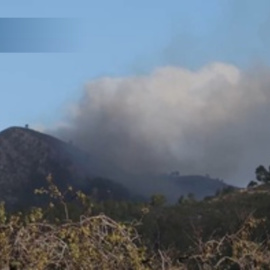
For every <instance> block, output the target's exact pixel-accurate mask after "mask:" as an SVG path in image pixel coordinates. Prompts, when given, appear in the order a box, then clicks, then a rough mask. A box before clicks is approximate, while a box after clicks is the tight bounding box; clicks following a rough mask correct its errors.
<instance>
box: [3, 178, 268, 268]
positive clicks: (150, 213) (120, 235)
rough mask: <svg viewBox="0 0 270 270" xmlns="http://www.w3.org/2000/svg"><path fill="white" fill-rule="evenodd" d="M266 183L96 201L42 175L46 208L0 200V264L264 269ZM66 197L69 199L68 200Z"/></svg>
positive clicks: (7, 265)
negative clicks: (13, 208) (200, 195)
mask: <svg viewBox="0 0 270 270" xmlns="http://www.w3.org/2000/svg"><path fill="white" fill-rule="evenodd" d="M269 192H270V188H269V187H268V183H264V185H261V186H259V187H252V188H250V189H246V190H243V191H241V192H240V191H233V190H225V191H222V192H220V193H219V194H217V196H214V197H212V198H206V199H205V200H204V201H198V202H197V201H196V200H195V199H194V198H193V196H191V195H190V196H188V197H187V198H183V197H182V198H180V199H179V202H178V204H176V205H167V204H166V200H165V198H164V197H163V196H162V195H158V194H156V195H155V196H153V197H152V198H151V200H150V201H149V202H145V203H142V202H136V203H134V202H127V201H113V200H107V201H98V200H96V199H95V196H90V197H89V196H86V195H85V194H83V193H82V192H76V191H73V190H72V188H71V187H69V188H68V189H67V190H66V191H65V192H64V191H60V190H59V189H58V188H57V186H55V185H54V183H53V181H52V178H51V177H48V187H47V188H42V189H38V190H36V193H37V194H40V195H41V196H44V195H46V196H48V197H49V198H50V200H48V201H47V206H46V207H42V208H41V207H33V208H32V209H31V210H29V211H26V212H23V213H22V212H17V213H8V212H6V211H5V206H4V203H2V204H1V207H0V269H10V270H11V269H17V270H19V269H29V270H30V269H33V270H34V269H37V270H39V269H40V270H41V269H71V270H72V269H85V270H88V269H89V270H90V269H97V270H99V269H101V270H102V269H104V270H105V269H119V270H121V269H123V270H124V269H162V270H164V269H168V270H173V269H179V270H182V269H183V270H184V269H191V270H193V269H196V270H197V269H198V270H199V269H203V270H208V269H231V270H234V269H235V270H237V269H241V270H242V269H243V270H244V269H245V270H249V269H250V270H251V269H258V270H259V269H260V270H261V269H270V267H269V266H270V242H269V235H268V231H269V225H270V224H269V220H270V219H269V215H270V211H269V205H270V196H269ZM71 198H72V199H71Z"/></svg>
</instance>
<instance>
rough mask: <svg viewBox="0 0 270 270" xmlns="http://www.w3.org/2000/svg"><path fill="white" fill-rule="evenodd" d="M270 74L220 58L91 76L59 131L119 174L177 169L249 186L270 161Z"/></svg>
mask: <svg viewBox="0 0 270 270" xmlns="http://www.w3.org/2000/svg"><path fill="white" fill-rule="evenodd" d="M269 115H270V71H269V70H268V69H267V68H264V67H260V68H256V69H254V70H248V71H242V70H239V69H238V68H236V67H234V66H231V65H227V64H224V63H212V64H210V65H207V66H205V67H203V68H201V69H200V70H197V71H190V70H187V69H184V68H180V67H171V66H168V67H163V68H159V69H157V70H155V71H154V72H153V73H151V74H149V75H144V76H135V77H123V78H110V77H104V78H100V79H97V80H94V81H91V82H90V83H89V84H88V85H87V86H86V88H85V89H84V92H83V96H82V98H81V100H80V102H79V103H78V104H74V106H73V110H71V111H70V113H69V116H68V119H67V127H66V128H61V129H60V130H58V131H57V133H58V135H59V136H61V137H62V138H64V139H66V140H70V139H72V140H73V142H74V143H75V144H76V145H78V146H80V147H81V148H82V149H84V150H86V151H88V152H89V154H90V160H91V161H92V162H91V166H92V169H93V170H94V171H95V172H96V173H97V174H101V175H104V176H105V175H107V176H110V177H121V175H126V174H130V175H135V174H141V173H142V174H147V173H164V172H170V171H174V170H178V171H179V172H180V173H181V174H206V173H208V174H210V175H211V176H214V177H220V178H223V179H226V180H229V182H231V183H233V181H234V180H238V184H243V183H246V182H247V181H249V180H251V178H252V177H253V172H254V169H255V167H256V166H257V165H259V164H260V163H266V165H267V164H268V163H270V122H269Z"/></svg>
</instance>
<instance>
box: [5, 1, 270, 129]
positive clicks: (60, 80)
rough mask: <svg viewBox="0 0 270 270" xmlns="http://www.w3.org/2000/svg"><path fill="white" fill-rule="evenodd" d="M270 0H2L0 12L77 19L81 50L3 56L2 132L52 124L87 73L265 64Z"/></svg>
mask: <svg viewBox="0 0 270 270" xmlns="http://www.w3.org/2000/svg"><path fill="white" fill-rule="evenodd" d="M269 10H270V2H269V1H267V0H259V1H253V0H250V1H249V0H237V1H232V0H231V1H229V0H219V1H217V0H206V1H203V0H189V1H179V0H167V1H161V0H148V1H145V0H144V1H143V0H136V1H128V0H122V1H120V0H114V1H109V0H107V1H102V0H99V1H91V0H87V1H86V0H85V1H83V0H76V1H71V0H57V1H55V0H47V1H36V0H32V1H29V0H24V1H20V0H1V8H0V16H1V17H76V18H80V19H81V25H80V29H78V32H79V33H80V38H79V39H80V51H81V53H72V54H18V53H17V54H11V53H10V54H5V53H2V54H0V89H1V99H0V115H1V120H0V129H3V128H5V127H7V126H10V125H24V124H25V123H29V124H30V125H45V126H46V125H50V124H52V123H54V122H57V121H59V119H60V118H61V116H60V115H61V113H63V110H64V109H65V107H66V106H67V104H68V103H69V102H70V101H71V100H73V99H74V98H79V97H80V95H81V90H82V88H83V86H84V85H85V84H86V83H87V82H88V81H90V80H91V79H92V78H96V77H101V76H108V75H113V76H124V75H126V74H131V75H133V74H138V73H146V72H150V71H152V70H153V69H154V68H156V67H161V66H164V65H178V66H181V67H186V68H200V67H201V66H203V65H204V64H207V63H209V62H212V61H222V62H227V63H231V64H236V65H238V66H240V67H243V68H245V67H247V66H248V65H249V64H251V63H252V62H253V61H255V62H257V61H261V60H263V61H264V62H266V63H269V61H270V54H269V53H268V51H267V49H268V48H269V45H270V44H269V43H270V42H269V41H270V40H269V36H270V35H268V29H269V25H270V19H269Z"/></svg>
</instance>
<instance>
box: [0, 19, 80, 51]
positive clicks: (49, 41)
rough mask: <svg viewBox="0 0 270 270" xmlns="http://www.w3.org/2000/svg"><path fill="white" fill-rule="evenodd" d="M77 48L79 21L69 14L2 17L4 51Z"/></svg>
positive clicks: (0, 44)
mask: <svg viewBox="0 0 270 270" xmlns="http://www.w3.org/2000/svg"><path fill="white" fill-rule="evenodd" d="M75 50H76V22H75V20H74V19H69V18H0V53H61V52H74V51H75Z"/></svg>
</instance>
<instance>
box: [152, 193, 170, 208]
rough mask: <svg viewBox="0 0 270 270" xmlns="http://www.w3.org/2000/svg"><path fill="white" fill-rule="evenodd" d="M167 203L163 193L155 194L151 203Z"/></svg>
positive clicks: (155, 204)
mask: <svg viewBox="0 0 270 270" xmlns="http://www.w3.org/2000/svg"><path fill="white" fill-rule="evenodd" d="M165 203H166V198H165V196H164V195H162V194H154V195H152V196H151V198H150V204H151V205H152V206H154V207H160V206H163V205H164V204H165Z"/></svg>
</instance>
